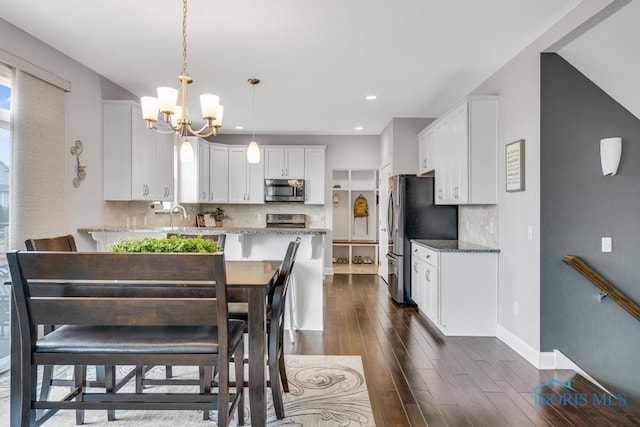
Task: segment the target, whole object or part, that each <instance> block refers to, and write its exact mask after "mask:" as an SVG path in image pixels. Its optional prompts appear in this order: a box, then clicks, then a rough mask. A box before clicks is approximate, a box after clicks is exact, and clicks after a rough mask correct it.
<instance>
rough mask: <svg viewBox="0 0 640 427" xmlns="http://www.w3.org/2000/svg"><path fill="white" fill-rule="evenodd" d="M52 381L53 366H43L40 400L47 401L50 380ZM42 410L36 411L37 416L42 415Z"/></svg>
mask: <svg viewBox="0 0 640 427" xmlns="http://www.w3.org/2000/svg"><path fill="white" fill-rule="evenodd" d="M52 379H53V366H52V365H44V367H43V368H42V387H41V388H40V400H42V401H45V400H48V399H49V392H50V391H51V380H52ZM44 411H45V410H44V409H40V410H38V416H40V415H41V414H43V413H44Z"/></svg>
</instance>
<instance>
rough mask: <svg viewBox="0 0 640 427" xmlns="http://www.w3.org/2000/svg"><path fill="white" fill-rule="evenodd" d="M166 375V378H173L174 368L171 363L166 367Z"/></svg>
mask: <svg viewBox="0 0 640 427" xmlns="http://www.w3.org/2000/svg"><path fill="white" fill-rule="evenodd" d="M164 376H165V378H167V379H169V378H173V368H172V366H171V365H166V366H165V367H164Z"/></svg>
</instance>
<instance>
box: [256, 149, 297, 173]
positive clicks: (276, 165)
mask: <svg viewBox="0 0 640 427" xmlns="http://www.w3.org/2000/svg"><path fill="white" fill-rule="evenodd" d="M264 178H265V179H304V147H282V146H266V147H265V148H264Z"/></svg>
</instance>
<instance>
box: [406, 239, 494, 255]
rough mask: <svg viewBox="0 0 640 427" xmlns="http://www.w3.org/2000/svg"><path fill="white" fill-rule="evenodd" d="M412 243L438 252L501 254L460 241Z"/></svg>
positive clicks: (491, 249)
mask: <svg viewBox="0 0 640 427" xmlns="http://www.w3.org/2000/svg"><path fill="white" fill-rule="evenodd" d="M411 241H412V242H413V243H417V244H419V245H422V246H425V247H427V248H429V249H432V250H434V251H438V252H500V249H498V248H490V247H488V246H482V245H478V244H475V243H469V242H463V241H460V240H427V239H411Z"/></svg>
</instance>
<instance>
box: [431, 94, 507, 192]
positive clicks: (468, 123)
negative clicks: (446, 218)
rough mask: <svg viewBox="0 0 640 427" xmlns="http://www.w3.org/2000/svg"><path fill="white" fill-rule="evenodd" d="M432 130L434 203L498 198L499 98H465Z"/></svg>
mask: <svg viewBox="0 0 640 427" xmlns="http://www.w3.org/2000/svg"><path fill="white" fill-rule="evenodd" d="M427 129H429V130H430V129H433V130H434V138H435V153H434V156H435V157H436V159H435V177H436V179H435V186H436V203H437V204H448V205H462V204H495V203H496V202H497V177H498V170H497V144H498V98H497V97H494V96H474V97H469V98H467V99H465V100H464V101H463V102H461V103H460V104H458V105H457V106H456V107H455V108H454V109H453V110H451V111H450V112H449V113H448V114H446V115H445V116H443V117H442V118H441V119H438V120H437V121H436V122H434V123H433V124H432V125H430V126H429V127H428V128H427Z"/></svg>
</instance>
